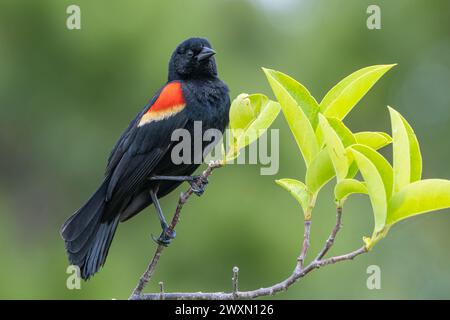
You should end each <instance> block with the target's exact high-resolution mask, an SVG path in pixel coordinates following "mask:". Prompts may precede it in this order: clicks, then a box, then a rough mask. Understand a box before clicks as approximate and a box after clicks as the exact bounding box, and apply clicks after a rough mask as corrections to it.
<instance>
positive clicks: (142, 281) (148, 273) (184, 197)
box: [130, 161, 222, 299]
mask: <svg viewBox="0 0 450 320" xmlns="http://www.w3.org/2000/svg"><path fill="white" fill-rule="evenodd" d="M221 166H222V163H221V162H220V161H211V162H210V163H209V165H208V167H207V168H206V169H205V170H204V171H203V172H202V174H201V176H200V179H199V180H198V183H195V182H194V183H193V185H191V186H190V187H189V189H188V190H187V191H186V192H184V193H182V194H181V195H180V198H179V200H178V205H177V208H176V209H175V214H174V215H173V218H172V221H171V223H170V226H169V231H168V232H169V233H173V231H174V230H175V227H176V226H177V224H178V221H179V220H180V214H181V210H182V209H183V206H184V204H185V203H186V202H187V201H188V199H189V198H190V197H191V196H192V194H193V193H194V190H193V187H194V188H199V187H200V185H198V184H200V183H201V181H206V180H207V179H208V177H209V176H210V175H211V173H212V171H213V170H214V169H217V168H220V167H221ZM164 248H165V246H164V245H161V244H160V245H158V246H157V247H156V251H155V254H154V255H153V258H152V260H151V261H150V263H149V265H148V267H147V269H146V270H145V272H144V273H143V274H142V276H141V277H140V278H139V282H138V284H137V286H136V288H135V289H134V291H133V293H132V295H131V297H130V299H138V298H139V296H140V295H141V294H142V290H144V288H145V286H146V285H147V283H148V282H149V281H150V278H151V277H152V275H153V273H154V271H155V268H156V265H157V264H158V261H159V259H160V257H161V253H162V252H163V250H164ZM164 296H167V294H164Z"/></svg>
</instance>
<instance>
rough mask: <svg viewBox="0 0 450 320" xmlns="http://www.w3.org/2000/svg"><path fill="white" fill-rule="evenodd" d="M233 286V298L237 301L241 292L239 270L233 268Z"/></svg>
mask: <svg viewBox="0 0 450 320" xmlns="http://www.w3.org/2000/svg"><path fill="white" fill-rule="evenodd" d="M231 281H232V284H233V296H234V299H237V293H238V291H239V268H238V267H234V268H233V277H232V278H231Z"/></svg>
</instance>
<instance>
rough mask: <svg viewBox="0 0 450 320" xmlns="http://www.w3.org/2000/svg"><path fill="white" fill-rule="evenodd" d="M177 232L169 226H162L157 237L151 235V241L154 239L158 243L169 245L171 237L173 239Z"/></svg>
mask: <svg viewBox="0 0 450 320" xmlns="http://www.w3.org/2000/svg"><path fill="white" fill-rule="evenodd" d="M176 235H177V233H176V232H175V230H172V229H171V228H170V227H164V228H163V230H162V232H161V235H160V236H159V238H156V237H154V236H153V235H152V239H153V241H155V242H156V243H157V244H158V245H162V246H165V247H167V246H169V244H170V243H171V242H172V240H173V239H175V237H176Z"/></svg>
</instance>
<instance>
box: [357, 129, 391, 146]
mask: <svg viewBox="0 0 450 320" xmlns="http://www.w3.org/2000/svg"><path fill="white" fill-rule="evenodd" d="M354 136H355V138H356V141H357V143H358V144H363V145H365V146H368V147H371V148H372V149H375V150H378V149H381V148H383V147H385V146H387V145H389V144H390V143H391V142H392V138H391V136H390V135H388V134H387V133H385V132H372V131H362V132H357V133H355V134H354Z"/></svg>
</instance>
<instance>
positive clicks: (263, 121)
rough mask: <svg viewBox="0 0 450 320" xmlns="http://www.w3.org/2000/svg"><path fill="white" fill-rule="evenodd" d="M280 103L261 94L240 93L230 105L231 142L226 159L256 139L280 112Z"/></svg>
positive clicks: (230, 158)
mask: <svg viewBox="0 0 450 320" xmlns="http://www.w3.org/2000/svg"><path fill="white" fill-rule="evenodd" d="M280 110H281V108H280V105H279V103H277V102H274V101H272V100H269V98H267V97H266V96H265V95H262V94H251V95H248V94H241V95H239V96H238V97H237V98H236V99H235V100H234V101H233V103H232V104H231V107H230V129H231V131H232V134H233V143H232V145H231V146H230V151H229V154H228V155H227V157H226V161H231V160H232V159H234V158H235V157H237V156H238V154H239V150H241V149H242V148H245V147H246V146H247V145H249V144H250V143H252V142H253V141H255V140H257V139H258V138H259V137H260V136H261V135H262V134H263V133H264V132H265V131H266V130H267V129H268V128H269V127H270V125H271V124H272V123H273V121H274V120H275V119H276V117H277V116H278V114H279V113H280Z"/></svg>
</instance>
